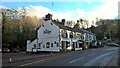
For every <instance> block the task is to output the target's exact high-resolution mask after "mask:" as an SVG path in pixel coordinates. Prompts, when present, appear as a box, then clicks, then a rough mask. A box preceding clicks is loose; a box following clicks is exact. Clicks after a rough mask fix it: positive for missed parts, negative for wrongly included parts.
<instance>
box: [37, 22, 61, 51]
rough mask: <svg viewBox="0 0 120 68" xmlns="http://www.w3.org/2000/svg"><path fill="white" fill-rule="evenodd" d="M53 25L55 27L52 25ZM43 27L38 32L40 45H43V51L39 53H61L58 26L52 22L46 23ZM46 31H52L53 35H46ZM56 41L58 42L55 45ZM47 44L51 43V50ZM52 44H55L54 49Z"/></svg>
mask: <svg viewBox="0 0 120 68" xmlns="http://www.w3.org/2000/svg"><path fill="white" fill-rule="evenodd" d="M51 23H52V24H53V25H51ZM43 25H44V27H43V26H41V28H40V29H39V30H38V44H39V43H41V49H39V51H54V52H59V51H60V46H59V31H60V29H59V27H58V26H56V25H55V24H54V23H53V22H51V20H48V21H46V22H45V23H44V24H43ZM45 29H46V30H49V31H51V33H50V34H44V31H45ZM55 41H56V44H55ZM46 42H50V48H46ZM51 43H53V47H51ZM57 43H58V47H57ZM38 46H39V45H38Z"/></svg>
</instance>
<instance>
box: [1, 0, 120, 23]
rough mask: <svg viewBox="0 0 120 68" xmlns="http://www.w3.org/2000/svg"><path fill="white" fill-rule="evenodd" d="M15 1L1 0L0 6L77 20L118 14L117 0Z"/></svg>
mask: <svg viewBox="0 0 120 68" xmlns="http://www.w3.org/2000/svg"><path fill="white" fill-rule="evenodd" d="M24 1H25V0H24ZM24 1H21V2H17V1H11V2H7V1H6V0H4V1H2V3H1V5H0V8H14V9H17V10H20V9H21V8H22V7H25V8H26V9H27V11H28V15H29V16H37V17H38V18H42V17H44V16H45V15H46V14H47V13H51V14H52V15H53V19H59V20H61V19H66V20H74V21H76V20H78V19H81V18H82V19H88V20H89V21H92V20H96V17H98V18H102V19H114V18H115V17H117V16H118V2H119V0H98V1H93V0H86V1H82V0H80V1H76V0H75V1H72V2H69V0H68V2H67V1H60V2H59V0H58V2H57V1H48V2H46V1H45V2H44V1H40V2H38V1H37V2H34V1H32V2H31V1H29V2H27V0H26V2H24Z"/></svg>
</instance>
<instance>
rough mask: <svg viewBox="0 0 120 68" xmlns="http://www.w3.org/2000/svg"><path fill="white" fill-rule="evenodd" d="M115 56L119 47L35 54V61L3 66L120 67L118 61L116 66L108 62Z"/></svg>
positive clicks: (29, 60)
mask: <svg viewBox="0 0 120 68" xmlns="http://www.w3.org/2000/svg"><path fill="white" fill-rule="evenodd" d="M25 56H26V55H21V56H17V57H22V58H24V57H25ZM27 56H28V55H27ZM30 56H31V55H30ZM114 56H118V47H110V46H105V47H103V48H96V49H89V50H82V51H72V52H62V53H52V54H44V55H42V54H35V55H32V56H31V57H34V59H33V58H32V59H28V60H24V61H19V62H14V63H4V64H3V66H15V68H16V67H23V66H100V67H104V66H118V64H117V62H118V60H116V62H114V63H116V64H113V65H108V62H109V61H110V60H111V59H112V57H114ZM7 57H8V56H7ZM117 58H118V57H117ZM26 59H27V57H26ZM3 60H5V59H3ZM113 61H114V60H113ZM113 61H112V62H113Z"/></svg>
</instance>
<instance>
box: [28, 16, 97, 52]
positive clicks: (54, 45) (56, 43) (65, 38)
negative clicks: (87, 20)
mask: <svg viewBox="0 0 120 68" xmlns="http://www.w3.org/2000/svg"><path fill="white" fill-rule="evenodd" d="M37 33H38V35H37V39H35V40H34V41H32V42H31V41H30V40H27V52H39V51H49V52H60V51H67V50H82V49H88V48H89V46H90V43H91V42H92V41H93V40H96V36H95V35H94V34H93V33H91V32H89V31H86V30H84V29H81V28H78V27H77V26H74V27H73V28H71V27H68V26H67V25H66V24H65V19H62V21H61V22H56V21H52V15H51V14H47V15H46V16H45V23H44V24H42V25H41V27H40V28H39V29H38V31H37Z"/></svg>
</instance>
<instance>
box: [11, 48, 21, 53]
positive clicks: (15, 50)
mask: <svg viewBox="0 0 120 68" xmlns="http://www.w3.org/2000/svg"><path fill="white" fill-rule="evenodd" d="M12 51H13V52H16V53H18V52H19V51H20V50H19V49H18V48H13V50H12Z"/></svg>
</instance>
